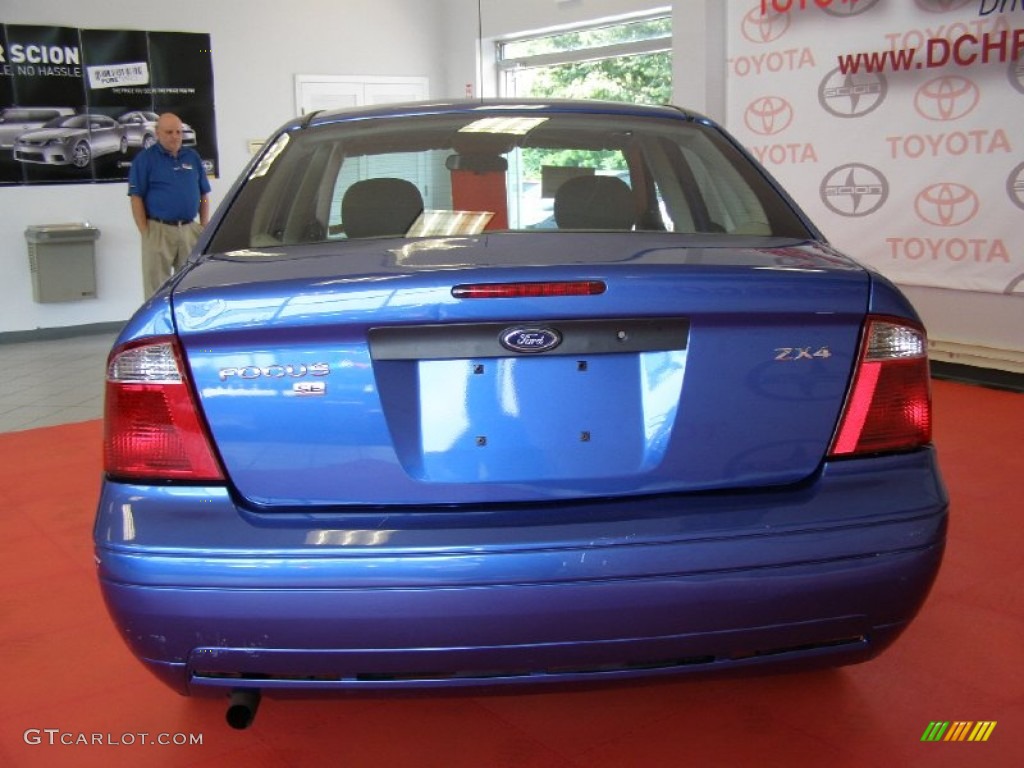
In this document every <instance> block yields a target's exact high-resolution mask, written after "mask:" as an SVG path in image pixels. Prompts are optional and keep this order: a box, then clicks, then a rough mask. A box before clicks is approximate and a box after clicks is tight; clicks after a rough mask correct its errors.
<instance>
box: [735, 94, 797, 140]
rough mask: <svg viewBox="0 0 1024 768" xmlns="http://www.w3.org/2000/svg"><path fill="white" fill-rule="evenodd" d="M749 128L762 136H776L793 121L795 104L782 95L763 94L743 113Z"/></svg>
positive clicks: (744, 120)
mask: <svg viewBox="0 0 1024 768" xmlns="http://www.w3.org/2000/svg"><path fill="white" fill-rule="evenodd" d="M743 122H744V123H745V124H746V126H747V128H749V129H750V130H751V131H753V132H754V133H756V134H759V135H761V136H774V135H775V134H777V133H782V132H783V131H784V130H786V129H787V128H789V126H790V124H791V123H792V122H793V105H792V104H790V103H789V102H788V101H786V100H785V99H784V98H782V97H781V96H762V97H761V98H759V99H756V100H754V101H752V102H751V103H750V106H748V107H747V111H746V112H745V113H744V115H743Z"/></svg>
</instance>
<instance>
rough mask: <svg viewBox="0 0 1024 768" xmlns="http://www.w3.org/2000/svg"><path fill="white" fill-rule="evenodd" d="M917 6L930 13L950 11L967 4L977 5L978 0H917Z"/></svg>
mask: <svg viewBox="0 0 1024 768" xmlns="http://www.w3.org/2000/svg"><path fill="white" fill-rule="evenodd" d="M915 2H916V3H917V7H918V8H920V9H921V10H922V11H928V13H949V12H950V11H956V10H959V9H960V8H963V7H964V6H967V5H977V4H978V0H915Z"/></svg>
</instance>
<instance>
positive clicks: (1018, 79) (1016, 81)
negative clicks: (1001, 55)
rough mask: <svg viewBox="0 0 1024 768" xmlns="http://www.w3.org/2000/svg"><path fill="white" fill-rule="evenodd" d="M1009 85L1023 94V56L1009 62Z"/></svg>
mask: <svg viewBox="0 0 1024 768" xmlns="http://www.w3.org/2000/svg"><path fill="white" fill-rule="evenodd" d="M1010 85H1012V86H1013V87H1014V88H1016V89H1017V90H1018V91H1020V92H1021V93H1024V56H1021V57H1020V58H1018V59H1017V60H1016V61H1011V62H1010Z"/></svg>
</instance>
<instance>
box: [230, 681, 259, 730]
mask: <svg viewBox="0 0 1024 768" xmlns="http://www.w3.org/2000/svg"><path fill="white" fill-rule="evenodd" d="M259 708H260V689H259V688H236V689H235V690H233V691H232V692H231V698H230V699H229V701H228V711H227V716H226V719H227V721H228V725H230V726H231V727H232V728H235V729H236V730H239V731H244V730H245V729H246V728H248V727H249V726H250V725H252V721H253V720H254V719H255V718H256V710H257V709H259Z"/></svg>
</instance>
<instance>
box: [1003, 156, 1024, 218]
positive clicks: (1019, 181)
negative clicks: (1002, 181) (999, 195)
mask: <svg viewBox="0 0 1024 768" xmlns="http://www.w3.org/2000/svg"><path fill="white" fill-rule="evenodd" d="M1006 194H1008V195H1009V196H1010V202H1012V203H1013V204H1014V205H1016V206H1017V207H1018V208H1020V209H1021V210H1024V163H1021V164H1020V165H1018V166H1017V167H1016V168H1014V169H1013V170H1012V171H1010V175H1009V177H1008V178H1007V179H1006Z"/></svg>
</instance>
